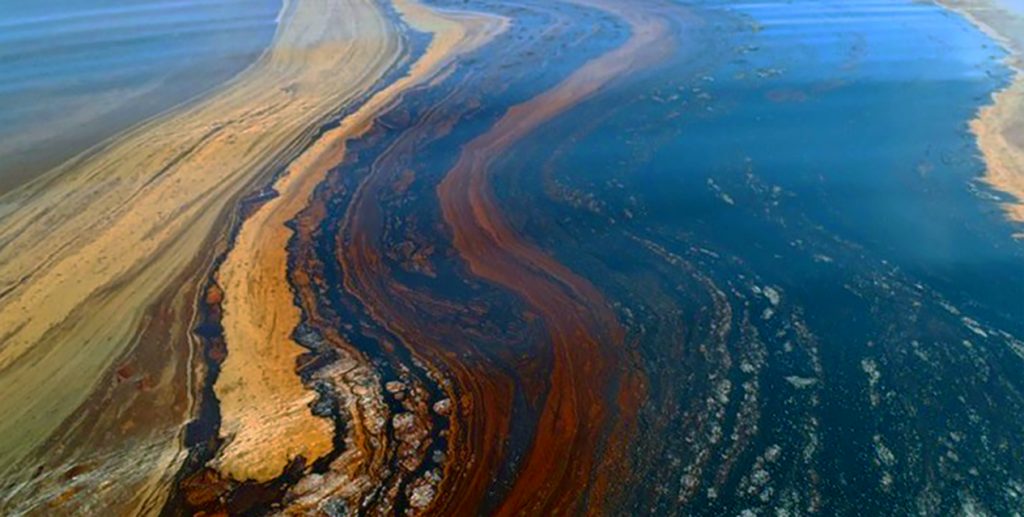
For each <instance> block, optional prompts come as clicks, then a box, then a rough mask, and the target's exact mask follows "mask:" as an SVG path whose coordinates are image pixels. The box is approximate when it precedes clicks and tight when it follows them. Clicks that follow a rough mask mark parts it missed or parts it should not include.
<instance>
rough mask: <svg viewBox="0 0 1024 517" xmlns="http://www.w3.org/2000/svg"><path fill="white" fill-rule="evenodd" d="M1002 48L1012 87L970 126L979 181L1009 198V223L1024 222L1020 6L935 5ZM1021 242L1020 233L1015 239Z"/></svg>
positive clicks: (982, 0) (943, 0)
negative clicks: (980, 160)
mask: <svg viewBox="0 0 1024 517" xmlns="http://www.w3.org/2000/svg"><path fill="white" fill-rule="evenodd" d="M939 3H940V4H942V5H944V6H946V7H948V8H950V9H953V10H954V11H957V12H959V13H961V14H963V15H964V16H966V17H967V18H968V19H969V20H970V21H971V22H972V23H974V24H975V25H977V26H978V27H979V28H981V29H982V30H984V31H985V32H986V33H987V34H988V35H989V36H990V37H991V38H992V39H994V40H995V41H997V42H998V43H999V44H1000V45H1002V46H1003V47H1004V48H1005V49H1006V50H1007V52H1009V56H1008V57H1007V59H1006V63H1007V64H1008V65H1009V66H1010V68H1011V69H1012V70H1013V72H1014V76H1013V79H1012V82H1011V83H1010V85H1009V86H1007V87H1006V88H1005V89H1003V90H1001V91H999V92H996V93H995V94H993V96H992V104H991V105H989V106H986V107H984V108H982V109H981V110H980V111H979V113H978V117H977V118H976V119H975V120H974V121H972V122H971V130H972V131H973V132H974V134H975V135H976V136H977V139H978V147H979V148H980V149H981V153H982V155H983V156H984V159H985V163H986V165H987V167H988V168H987V171H986V173H985V181H986V182H987V183H988V184H989V185H991V186H992V187H993V188H995V189H997V190H1000V191H1003V192H1005V193H1007V194H1009V195H1010V196H1012V197H1013V199H1012V200H1010V201H1007V202H1005V203H1003V209H1004V210H1005V212H1006V215H1007V217H1008V218H1009V219H1011V220H1013V221H1016V222H1024V10H1022V8H1024V6H1022V5H1021V4H1019V3H1015V2H1012V1H1007V0H940V1H939ZM1016 236H1017V237H1018V238H1024V233H1018V234H1017V235H1016Z"/></svg>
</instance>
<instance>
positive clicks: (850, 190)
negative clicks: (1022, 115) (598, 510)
mask: <svg viewBox="0 0 1024 517" xmlns="http://www.w3.org/2000/svg"><path fill="white" fill-rule="evenodd" d="M689 5H693V9H694V10H695V12H697V13H700V15H701V16H700V17H701V19H702V20H703V24H702V25H701V26H700V27H691V28H690V30H689V33H687V31H686V30H684V31H683V34H684V35H683V39H684V46H686V45H689V46H690V48H691V50H692V51H686V50H684V51H682V52H681V54H680V55H679V56H677V58H676V59H675V60H674V61H673V62H672V63H671V64H669V65H667V66H664V67H662V68H660V69H658V70H656V71H653V72H650V73H648V74H646V75H645V76H643V77H636V78H633V79H632V80H630V81H629V82H628V83H626V84H622V85H619V87H618V88H615V89H612V90H609V91H606V92H605V93H604V94H603V95H602V96H600V97H599V98H596V99H594V100H592V101H590V102H588V103H587V104H586V105H585V106H582V107H581V108H579V109H577V110H575V111H574V112H573V113H572V114H570V115H567V116H564V117H562V118H561V119H560V120H559V121H557V122H555V123H553V124H550V125H549V126H547V127H546V128H545V129H544V130H543V131H541V132H540V133H539V134H538V135H536V137H535V138H530V139H528V140H527V141H524V142H522V143H521V144H520V145H519V146H518V147H517V149H516V152H515V153H512V154H513V155H514V156H515V158H514V159H509V160H506V163H505V164H504V166H503V168H502V170H501V172H499V173H497V174H496V177H497V178H499V182H500V184H501V185H502V187H501V189H500V190H501V192H502V193H503V196H504V203H506V205H507V210H506V211H507V212H508V213H511V214H517V218H518V220H519V224H520V225H521V227H522V228H523V233H524V234H526V235H529V236H530V237H531V238H532V239H534V240H536V241H538V242H540V243H542V244H543V245H545V247H547V248H549V249H551V250H554V251H555V253H556V254H557V255H558V256H559V257H560V259H561V261H562V262H564V263H566V264H570V265H571V267H573V268H574V269H576V270H578V271H582V272H583V273H584V274H587V276H588V277H589V278H591V279H592V280H594V281H595V282H598V283H599V285H600V287H601V288H602V289H604V290H605V291H606V292H608V293H611V295H612V296H611V297H612V298H613V299H614V300H615V302H616V304H617V306H618V307H619V309H620V312H621V314H622V317H623V319H624V320H626V321H627V322H629V323H630V327H631V331H632V332H633V334H634V335H635V337H636V339H637V340H638V342H639V348H640V354H641V355H642V357H643V360H644V363H645V367H646V370H647V374H648V376H649V377H650V378H651V383H652V389H651V393H650V401H649V403H648V404H647V407H645V408H644V411H643V415H644V418H643V422H642V428H643V429H644V431H643V433H642V434H643V435H644V436H645V438H642V439H641V441H642V442H644V443H643V444H642V445H640V446H639V447H638V450H637V451H636V462H637V463H638V464H639V465H641V467H640V468H639V470H640V472H642V474H639V475H638V477H639V480H638V481H637V482H636V484H635V488H634V489H633V494H632V497H631V501H632V504H633V507H634V509H635V510H638V511H639V510H649V509H654V510H655V511H663V512H669V511H673V512H679V511H683V513H695V514H701V513H710V514H722V515H735V514H739V513H741V512H744V511H750V512H753V513H754V514H763V513H765V512H768V511H771V512H773V513H774V512H776V511H781V512H783V513H782V514H790V515H792V514H798V513H801V512H805V511H808V510H820V511H825V512H826V513H841V514H851V515H852V514H900V515H902V514H910V513H922V514H953V513H956V512H965V513H971V512H972V511H983V510H987V511H989V512H994V513H995V514H1008V513H1009V512H1012V511H1019V510H1020V509H1021V508H1022V507H1024V444H1022V442H1021V440H1020V437H1021V436H1024V434H1022V433H1024V416H1022V413H1021V410H1022V409H1024V398H1022V396H1021V390H1022V389H1024V346H1022V345H1024V343H1022V341H1021V340H1020V338H1021V336H1024V302H1022V300H1021V297H1022V295H1024V245H1022V244H1021V243H1019V242H1016V241H1014V240H1013V239H1012V238H1011V237H1010V236H1011V234H1012V233H1013V232H1015V231H1019V230H1020V229H1019V228H1014V227H1013V226H1012V225H1011V224H1009V223H1006V222H1004V220H1003V217H1002V214H1001V213H1000V212H999V210H998V207H997V204H996V203H995V202H994V200H995V199H996V198H997V197H998V194H996V193H993V192H991V191H989V190H987V189H986V188H985V187H984V186H982V185H981V184H980V183H979V182H978V181H977V178H978V176H979V175H980V174H981V173H982V172H983V169H984V166H983V164H982V163H981V161H980V160H979V158H978V151H977V148H976V146H975V144H974V141H973V139H972V137H971V135H970V134H969V133H968V131H967V122H968V121H969V120H970V119H971V118H973V114H974V113H975V111H976V110H977V108H978V107H979V106H980V105H981V104H983V103H985V102H987V101H988V95H989V94H990V93H991V92H992V91H993V90H995V89H998V88H999V87H1000V86H1001V85H1003V84H1005V82H1006V80H1007V71H1006V70H1005V69H1003V68H1002V67H1001V65H1000V59H1001V58H1002V57H1003V55H1002V52H1001V51H1000V50H998V48H997V47H996V46H995V45H994V44H993V43H992V42H991V41H989V40H988V39H986V37H985V36H984V35H983V34H981V33H980V32H979V31H977V30H976V29H975V28H973V27H972V26H971V25H969V24H968V23H967V22H966V21H965V20H963V19H961V18H960V17H958V16H956V15H953V14H951V13H949V12H946V11H944V10H942V9H940V8H939V7H937V6H934V5H930V4H927V3H917V2H909V1H871V2H829V1H799V2H785V3H750V4H730V3H725V2H697V3H696V4H695V5H694V4H689ZM538 185H540V186H542V187H543V190H540V191H539V190H538ZM766 288H767V289H766ZM722 329H727V331H726V332H725V334H724V335H723V334H721V333H720V331H721V330H722ZM684 508H685V511H684V510H683V509H684Z"/></svg>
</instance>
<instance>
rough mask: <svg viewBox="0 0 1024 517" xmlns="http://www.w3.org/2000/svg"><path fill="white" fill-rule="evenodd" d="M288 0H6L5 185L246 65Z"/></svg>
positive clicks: (0, 80)
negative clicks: (40, 0) (43, 0)
mask: <svg viewBox="0 0 1024 517" xmlns="http://www.w3.org/2000/svg"><path fill="white" fill-rule="evenodd" d="M280 4H281V2H280V0H56V1H49V2H39V1H35V0H6V1H5V2H3V5H2V6H0V188H2V187H3V186H4V185H8V186H9V185H10V184H12V183H18V182H22V181H25V180H26V179H29V178H31V177H32V176H34V175H35V174H37V173H38V172H39V171H41V170H43V169H46V168H48V167H52V166H54V165H56V164H57V163H59V162H60V161H62V160H63V159H66V158H67V157H68V156H69V155H72V154H74V153H76V152H78V151H81V150H82V149H84V148H86V147H88V146H90V145H93V144H95V143H97V142H99V141H100V140H102V139H103V138H105V137H107V136H110V135H111V134H113V133H115V132H117V131H119V130H121V129H124V128H125V127H128V126H130V125H132V124H134V123H136V122H138V121H139V120H141V119H144V118H146V117H148V116H151V115H154V114H156V113H159V112H161V111H163V110H165V109H167V108H169V107H171V106H173V105H175V104H178V103H180V102H183V101H185V100H187V99H189V98H191V97H193V96H195V95H197V94H199V93H201V92H203V91H205V90H208V89H210V88H212V87H214V86H216V85H217V84H220V83H222V82H223V81H225V80H227V79H228V78H230V77H232V76H234V75H235V74H237V73H238V72H239V71H241V70H242V69H243V68H244V67H245V66H246V65H248V64H249V63H251V62H252V60H254V59H255V58H256V57H257V56H258V55H259V54H260V52H261V51H262V50H263V49H264V48H265V47H266V45H267V44H268V43H269V42H270V40H271V38H272V36H273V32H274V29H275V26H276V17H277V14H278V11H279V9H280Z"/></svg>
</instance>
